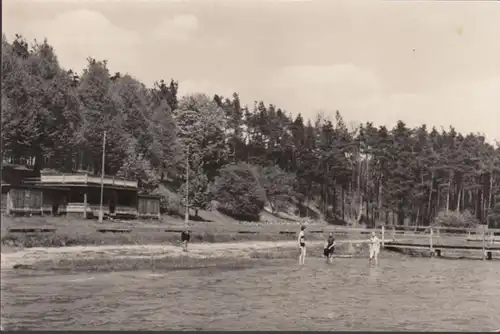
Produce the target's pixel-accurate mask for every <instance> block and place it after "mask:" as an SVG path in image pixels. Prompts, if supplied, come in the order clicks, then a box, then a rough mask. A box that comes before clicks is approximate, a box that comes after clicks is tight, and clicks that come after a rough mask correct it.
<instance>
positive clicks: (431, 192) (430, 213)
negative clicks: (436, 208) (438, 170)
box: [427, 171, 434, 224]
mask: <svg viewBox="0 0 500 334" xmlns="http://www.w3.org/2000/svg"><path fill="white" fill-rule="evenodd" d="M433 192H434V171H433V172H432V173H431V184H430V189H429V198H428V202H427V218H428V219H429V224H430V222H431V221H432V194H433Z"/></svg>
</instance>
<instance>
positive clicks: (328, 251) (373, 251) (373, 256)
mask: <svg viewBox="0 0 500 334" xmlns="http://www.w3.org/2000/svg"><path fill="white" fill-rule="evenodd" d="M305 230H306V227H305V226H302V227H301V228H300V232H299V237H298V242H299V248H300V256H299V264H300V265H303V264H304V263H305V260H306V236H305ZM335 246H336V243H335V237H334V236H333V232H330V234H329V236H328V239H327V240H326V245H325V248H324V249H323V255H324V256H325V258H326V262H327V263H331V262H332V259H333V253H334V252H335ZM368 246H369V259H370V260H369V261H370V263H372V262H375V263H377V262H378V255H379V254H380V239H379V238H378V237H377V234H376V233H375V232H372V235H371V237H370V240H369V241H368Z"/></svg>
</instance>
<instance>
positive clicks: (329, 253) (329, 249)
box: [323, 232, 335, 263]
mask: <svg viewBox="0 0 500 334" xmlns="http://www.w3.org/2000/svg"><path fill="white" fill-rule="evenodd" d="M334 251H335V237H334V236H333V233H332V232H330V235H329V236H328V240H327V243H326V246H325V249H324V251H323V254H324V255H325V257H326V262H327V263H332V258H333V252H334Z"/></svg>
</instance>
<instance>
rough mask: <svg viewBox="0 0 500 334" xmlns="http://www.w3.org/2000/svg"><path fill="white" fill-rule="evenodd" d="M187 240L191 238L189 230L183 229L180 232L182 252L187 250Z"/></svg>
mask: <svg viewBox="0 0 500 334" xmlns="http://www.w3.org/2000/svg"><path fill="white" fill-rule="evenodd" d="M189 240H191V231H189V230H184V231H182V233H181V242H182V250H183V251H184V252H187V251H188V244H189Z"/></svg>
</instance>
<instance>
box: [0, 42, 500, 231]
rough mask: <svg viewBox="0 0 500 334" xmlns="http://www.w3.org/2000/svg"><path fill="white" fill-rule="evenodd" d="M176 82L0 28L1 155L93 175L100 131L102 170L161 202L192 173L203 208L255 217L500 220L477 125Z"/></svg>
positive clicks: (499, 181)
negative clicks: (146, 81) (82, 60)
mask: <svg viewBox="0 0 500 334" xmlns="http://www.w3.org/2000/svg"><path fill="white" fill-rule="evenodd" d="M177 92H178V84H177V82H175V81H174V80H172V81H170V82H169V83H168V82H165V81H163V80H160V81H158V82H157V83H156V84H155V85H154V86H153V87H152V88H147V87H146V86H145V85H143V84H142V83H140V82H138V81H137V80H136V79H134V78H133V77H131V76H130V75H121V74H120V73H110V72H109V70H108V67H107V63H106V61H98V60H96V59H92V58H89V59H88V64H87V67H86V68H85V69H84V70H83V71H82V72H81V73H80V74H76V73H75V72H74V71H71V70H69V71H67V70H65V69H63V68H62V67H61V66H60V64H59V62H58V60H57V56H56V54H55V52H54V50H53V48H52V47H51V46H50V45H49V44H48V43H47V41H46V40H45V41H44V42H43V43H37V42H35V43H34V46H29V45H28V43H27V42H26V41H25V40H24V39H23V38H22V37H21V36H16V39H15V40H14V41H13V42H12V43H9V42H8V41H7V39H6V38H5V36H4V37H3V39H2V142H3V147H2V155H3V159H4V161H10V162H17V163H19V162H20V161H21V160H23V159H27V158H30V159H31V160H32V161H34V168H35V170H37V171H40V170H43V169H46V168H50V169H56V170H59V171H63V172H69V171H76V170H86V171H90V172H93V173H96V174H97V173H99V172H100V166H101V152H102V151H101V150H102V147H101V145H102V136H103V132H104V131H106V133H107V146H106V151H107V154H106V166H105V168H106V173H109V174H117V175H122V176H125V177H133V178H138V179H140V180H141V186H142V188H143V189H145V190H147V191H156V190H157V189H160V188H162V187H163V188H168V189H170V190H173V192H169V193H168V194H167V195H166V197H165V199H164V201H163V203H167V204H166V205H168V203H175V206H176V207H177V208H179V207H182V206H183V205H184V204H183V203H182V198H183V197H184V196H183V194H184V192H186V189H185V188H184V186H183V184H184V183H185V178H186V177H189V180H190V187H189V189H187V192H188V193H189V195H190V196H189V206H190V208H191V209H193V210H194V211H195V212H197V211H198V210H203V209H206V208H208V207H209V203H210V202H211V201H212V200H215V201H216V202H217V203H218V205H219V207H220V209H221V210H222V211H224V212H226V213H228V214H231V215H233V216H239V217H249V218H251V219H256V217H258V214H259V212H260V210H262V209H263V208H264V206H265V204H266V203H267V205H268V206H269V207H270V208H271V210H272V211H282V210H286V209H287V207H288V209H289V208H291V207H295V208H299V209H300V210H299V211H300V212H301V213H302V214H307V213H308V212H312V211H311V209H310V208H317V209H318V211H319V212H320V214H321V215H322V216H323V217H325V218H326V219H328V220H332V221H333V220H345V221H351V222H360V221H364V222H367V223H370V224H373V223H374V222H376V221H379V222H386V223H389V224H390V223H395V224H403V223H405V221H411V222H412V223H417V224H419V225H428V224H433V223H439V222H440V221H443V220H446V219H445V218H446V217H456V215H452V214H451V215H450V212H455V213H461V212H467V214H466V216H469V215H470V217H472V218H471V219H472V220H477V221H479V222H482V223H486V222H489V224H490V226H497V227H500V213H499V212H500V211H499V210H500V209H499V208H500V148H499V147H498V145H497V147H496V148H495V147H494V146H493V145H491V144H489V143H488V142H487V141H486V140H485V138H484V137H483V136H481V135H478V134H467V135H464V134H460V133H457V132H456V131H455V129H453V128H452V127H450V128H449V129H440V130H438V129H436V128H430V129H429V128H427V127H426V126H425V125H422V126H419V127H417V128H410V127H408V126H407V125H406V124H405V123H404V122H403V121H400V122H398V123H397V124H396V125H395V127H394V128H392V129H390V128H387V127H385V126H379V127H376V126H375V125H374V124H372V123H370V122H367V123H365V124H361V125H360V126H359V127H355V128H354V127H353V128H348V127H347V126H346V124H345V123H344V121H343V119H342V116H341V114H340V113H339V112H337V113H336V115H335V117H334V119H329V118H325V117H322V116H318V117H317V118H316V119H315V120H314V121H313V122H311V121H310V120H305V119H304V118H303V117H302V116H301V114H297V115H296V116H295V117H292V116H291V115H290V114H288V113H287V112H285V111H284V110H282V109H280V108H278V107H277V106H275V105H272V104H267V105H266V104H265V103H264V102H262V101H260V102H256V103H255V105H253V106H251V107H247V106H243V105H242V104H241V102H240V98H239V96H238V94H236V93H235V94H233V96H231V97H222V96H219V95H215V96H214V97H208V96H206V95H204V94H200V93H196V94H192V95H189V96H184V97H179V96H178V94H177ZM449 112H453V111H449ZM472 112H473V111H472ZM186 167H189V168H186ZM186 170H187V171H188V174H186ZM175 192H177V194H178V196H179V198H180V199H181V202H179V200H176V199H175V198H172V194H173V193H175ZM304 208H305V209H304ZM168 211H169V212H170V213H171V212H172V208H168ZM174 211H175V210H174ZM313 211H314V210H313ZM436 218H438V219H436ZM450 219H451V220H456V221H459V224H460V225H464V226H465V225H467V224H469V223H468V222H464V221H463V219H462V218H453V219H452V218H450ZM450 219H448V220H446V221H449V220H450ZM443 224H445V225H446V224H448V223H443Z"/></svg>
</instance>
